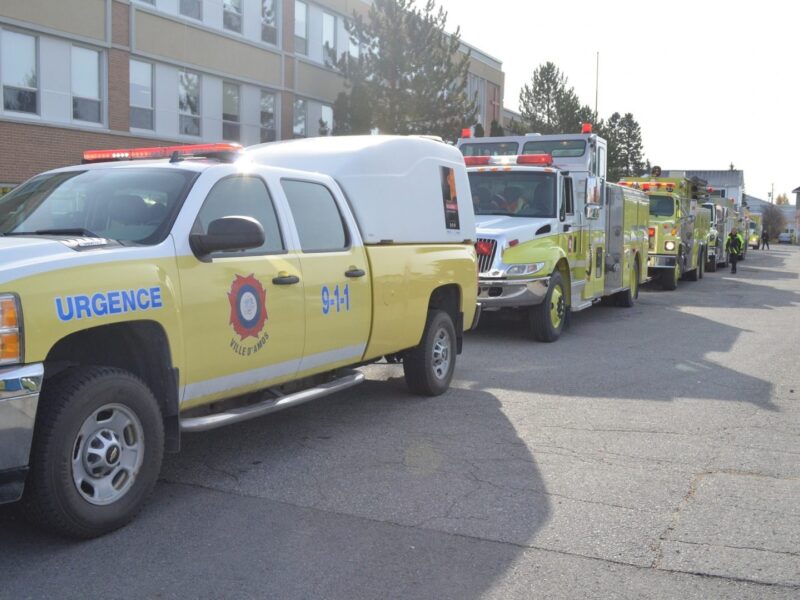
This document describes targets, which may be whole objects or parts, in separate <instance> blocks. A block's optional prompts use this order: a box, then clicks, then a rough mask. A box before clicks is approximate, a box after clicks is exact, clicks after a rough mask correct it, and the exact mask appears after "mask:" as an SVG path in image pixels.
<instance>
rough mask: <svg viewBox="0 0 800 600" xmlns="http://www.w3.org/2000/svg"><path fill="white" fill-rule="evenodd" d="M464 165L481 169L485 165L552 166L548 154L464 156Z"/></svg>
mask: <svg viewBox="0 0 800 600" xmlns="http://www.w3.org/2000/svg"><path fill="white" fill-rule="evenodd" d="M464 164H465V165H467V166H468V167H481V166H487V165H496V166H508V165H514V164H517V165H528V166H531V165H532V166H537V167H549V166H551V165H552V164H553V157H552V156H551V155H550V154H521V155H519V156H465V157H464Z"/></svg>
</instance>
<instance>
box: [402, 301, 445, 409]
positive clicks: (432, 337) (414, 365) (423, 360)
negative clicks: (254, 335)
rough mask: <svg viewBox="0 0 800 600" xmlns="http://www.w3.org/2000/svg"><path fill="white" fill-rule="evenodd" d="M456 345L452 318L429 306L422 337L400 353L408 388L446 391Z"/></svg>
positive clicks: (432, 392) (418, 391)
mask: <svg viewBox="0 0 800 600" xmlns="http://www.w3.org/2000/svg"><path fill="white" fill-rule="evenodd" d="M456 347H457V343H456V328H455V327H454V326H453V319H452V318H451V317H450V315H449V314H448V313H446V312H445V311H443V310H439V309H436V310H429V311H428V320H427V322H426V323H425V332H424V333H423V334H422V341H421V342H420V344H419V346H417V347H416V348H412V349H411V350H408V351H407V352H406V353H405V356H404V357H403V373H404V375H405V377H406V384H407V385H408V389H410V390H411V391H412V392H414V393H415V394H421V395H423V396H438V395H440V394H443V393H444V392H446V391H447V388H449V387H450V380H451V379H453V372H454V370H455V367H456Z"/></svg>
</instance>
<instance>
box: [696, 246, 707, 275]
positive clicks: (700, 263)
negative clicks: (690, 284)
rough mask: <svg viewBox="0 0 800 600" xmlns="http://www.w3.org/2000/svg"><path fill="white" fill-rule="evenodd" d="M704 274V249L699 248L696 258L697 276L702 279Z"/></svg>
mask: <svg viewBox="0 0 800 600" xmlns="http://www.w3.org/2000/svg"><path fill="white" fill-rule="evenodd" d="M705 274H706V251H705V250H704V249H702V248H701V249H700V257H699V258H698V259H697V278H698V279H702V278H703V275H705Z"/></svg>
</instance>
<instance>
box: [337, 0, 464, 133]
mask: <svg viewBox="0 0 800 600" xmlns="http://www.w3.org/2000/svg"><path fill="white" fill-rule="evenodd" d="M446 22H447V13H446V12H444V10H443V9H441V8H437V7H436V4H435V2H434V0H427V1H426V2H425V5H424V7H423V8H421V9H420V8H417V7H416V5H415V0H375V1H374V2H373V3H372V6H371V7H370V9H369V15H368V17H367V18H366V19H364V18H362V17H361V16H360V15H357V14H354V16H353V20H352V21H351V23H350V24H349V26H348V30H349V34H350V36H351V38H352V40H353V41H355V42H357V43H358V44H359V46H360V48H361V49H362V51H361V52H360V55H359V58H358V60H354V59H352V58H351V57H349V56H344V57H342V58H341V59H340V60H338V61H337V64H338V65H339V68H340V69H342V71H343V72H344V74H345V78H346V80H347V82H346V90H347V91H346V92H345V96H347V99H346V100H345V99H340V100H339V101H338V104H339V116H337V117H336V118H335V119H334V120H335V121H336V123H337V130H335V133H344V132H348V133H360V132H361V131H360V130H361V129H363V128H364V124H365V123H366V122H367V121H369V125H370V126H369V127H368V128H367V129H371V128H374V127H377V128H378V129H379V130H380V132H381V133H395V134H428V135H439V136H441V137H443V138H447V139H454V138H455V137H457V136H458V132H459V131H460V130H461V128H462V127H465V126H469V124H471V123H474V122H475V112H476V111H475V99H474V98H469V97H468V95H467V72H468V69H469V55H468V54H462V53H460V52H459V49H460V47H461V36H460V32H459V30H456V32H455V33H454V34H446V33H445V31H444V27H445V24H446ZM367 105H368V106H369V110H368V113H369V115H368V117H369V118H367V114H362V113H361V111H362V110H364V109H366V106H367ZM340 119H344V120H343V121H340ZM340 123H341V126H339V124H340Z"/></svg>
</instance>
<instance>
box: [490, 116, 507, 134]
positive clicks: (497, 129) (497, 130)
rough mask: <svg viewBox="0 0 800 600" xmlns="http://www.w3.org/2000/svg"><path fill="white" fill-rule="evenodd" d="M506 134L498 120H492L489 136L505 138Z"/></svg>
mask: <svg viewBox="0 0 800 600" xmlns="http://www.w3.org/2000/svg"><path fill="white" fill-rule="evenodd" d="M505 134H506V132H505V130H504V129H503V126H502V125H500V123H498V122H497V119H492V123H491V125H490V126H489V136H490V137H503V136H504V135H505Z"/></svg>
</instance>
